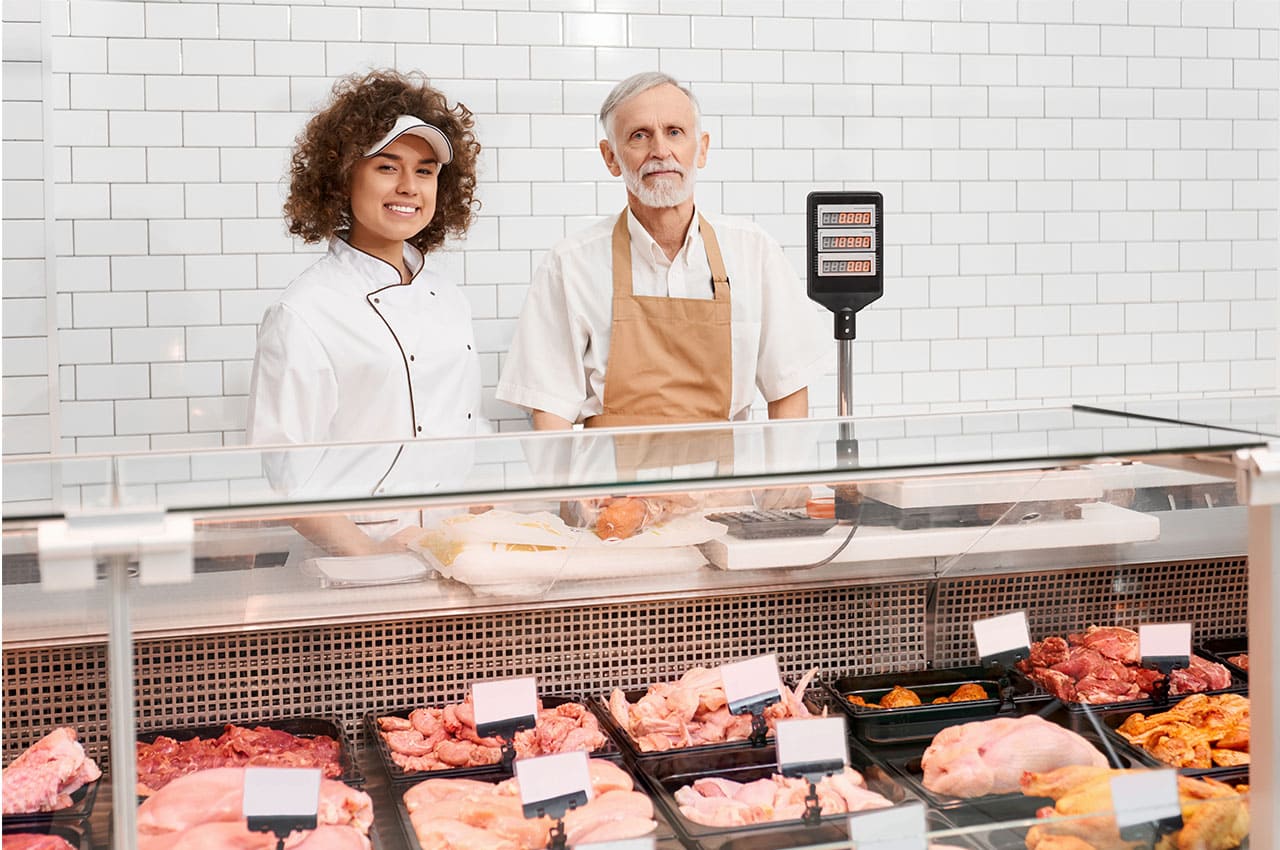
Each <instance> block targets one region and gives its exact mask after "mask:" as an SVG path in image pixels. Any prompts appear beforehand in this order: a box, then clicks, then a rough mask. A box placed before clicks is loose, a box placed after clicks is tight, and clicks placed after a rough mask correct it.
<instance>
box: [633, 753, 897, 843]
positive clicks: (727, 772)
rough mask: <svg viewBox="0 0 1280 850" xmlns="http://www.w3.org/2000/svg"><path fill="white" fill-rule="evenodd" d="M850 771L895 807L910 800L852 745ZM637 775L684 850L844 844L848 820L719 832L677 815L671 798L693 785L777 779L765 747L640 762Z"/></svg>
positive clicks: (764, 825) (795, 821) (893, 779)
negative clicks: (700, 781) (689, 849)
mask: <svg viewBox="0 0 1280 850" xmlns="http://www.w3.org/2000/svg"><path fill="white" fill-rule="evenodd" d="M849 765H850V767H852V768H854V769H855V770H857V771H858V772H859V773H861V774H862V775H863V777H864V778H865V779H866V781H867V787H868V788H870V789H871V790H873V791H877V792H879V793H880V794H882V795H884V796H885V797H887V798H888V799H889V800H891V801H892V802H894V803H895V804H896V803H901V802H903V801H906V800H914V799H915V798H914V797H913V796H912V795H911V794H909V793H908V792H907V791H906V789H905V788H904V787H903V785H902V783H901V782H899V781H898V779H897V778H896V777H895V776H894V775H893V774H891V773H890V772H889V771H887V770H885V769H884V768H883V767H881V766H880V765H879V764H877V763H876V760H875V759H874V758H872V756H871V755H870V753H868V752H867V751H865V750H863V749H861V748H859V747H858V746H857V745H851V746H850V749H849ZM636 769H637V771H638V772H639V773H640V776H641V778H642V779H643V780H644V781H645V783H646V784H647V785H648V786H649V790H650V792H651V793H652V795H653V798H654V800H655V801H656V802H657V803H659V804H660V805H661V807H662V808H664V809H665V810H666V812H667V816H668V818H669V819H670V820H671V823H672V824H673V825H674V826H675V828H676V834H677V835H679V836H680V838H682V839H683V840H684V842H685V844H686V846H693V845H694V844H695V843H696V844H697V846H698V847H700V848H702V850H725V848H727V847H728V845H729V844H732V845H733V846H734V848H736V850H777V848H784V847H799V846H805V845H812V844H817V843H824V842H828V841H845V842H847V841H848V838H849V831H848V827H847V825H846V819H847V818H848V815H847V814H838V815H827V816H825V817H823V818H822V820H821V821H820V822H819V823H818V824H815V825H813V826H805V825H804V824H803V823H802V822H801V821H800V820H799V819H793V820H784V821H774V822H771V823H761V824H752V825H749V826H736V827H723V826H706V825H704V824H700V823H695V822H694V821H691V820H689V819H688V818H686V817H685V816H684V814H683V813H682V812H681V811H680V805H679V804H678V803H677V802H676V800H675V792H676V791H677V790H679V789H680V787H681V786H684V785H690V784H692V783H693V782H694V781H696V780H698V779H703V778H706V777H716V778H720V779H731V780H733V781H735V782H752V781H754V780H756V779H760V778H763V777H766V776H771V775H773V774H775V773H777V772H778V764H777V750H776V748H775V747H774V746H773V745H772V744H767V745H765V746H764V747H751V746H741V745H739V746H737V747H736V748H733V749H719V750H717V751H714V752H708V753H702V752H694V751H685V752H684V753H682V754H678V755H669V756H666V757H664V758H650V759H645V760H644V761H642V762H638V763H637V768H636Z"/></svg>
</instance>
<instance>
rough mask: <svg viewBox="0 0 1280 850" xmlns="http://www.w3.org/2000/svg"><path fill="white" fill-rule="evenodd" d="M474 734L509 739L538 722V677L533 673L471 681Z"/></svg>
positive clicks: (482, 736)
mask: <svg viewBox="0 0 1280 850" xmlns="http://www.w3.org/2000/svg"><path fill="white" fill-rule="evenodd" d="M471 703H472V707H473V708H474V709H475V713H476V734H477V735H479V736H480V737H481V738H503V739H505V740H507V741H510V740H511V739H512V738H514V737H515V734H516V733H517V732H519V731H520V730H521V729H532V728H534V726H536V725H537V722H538V680H537V679H535V678H534V677H533V676H523V677H521V678H518V679H497V680H495V681H491V682H473V683H472V684H471Z"/></svg>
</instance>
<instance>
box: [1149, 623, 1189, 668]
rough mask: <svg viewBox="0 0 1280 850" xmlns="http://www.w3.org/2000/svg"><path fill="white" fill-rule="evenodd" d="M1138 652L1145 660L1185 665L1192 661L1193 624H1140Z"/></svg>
mask: <svg viewBox="0 0 1280 850" xmlns="http://www.w3.org/2000/svg"><path fill="white" fill-rule="evenodd" d="M1138 654H1139V655H1141V656H1142V658H1143V662H1144V663H1145V662H1146V660H1147V659H1151V661H1152V662H1154V663H1157V664H1158V663H1160V662H1165V663H1167V664H1169V665H1177V666H1180V667H1185V666H1186V665H1188V664H1190V663H1191V624H1190V623H1155V624H1151V625H1145V626H1138Z"/></svg>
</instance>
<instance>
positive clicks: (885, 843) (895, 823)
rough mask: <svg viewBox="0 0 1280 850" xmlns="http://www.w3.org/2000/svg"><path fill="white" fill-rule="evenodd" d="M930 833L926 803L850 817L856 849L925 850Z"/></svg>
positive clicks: (851, 833)
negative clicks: (927, 836)
mask: <svg viewBox="0 0 1280 850" xmlns="http://www.w3.org/2000/svg"><path fill="white" fill-rule="evenodd" d="M928 831H929V826H928V823H927V822H926V820H925V810H924V804H923V803H903V804H902V805H899V806H894V807H893V808H890V809H872V810H871V811H868V812H859V813H858V814H856V815H850V816H849V839H850V840H851V841H852V842H853V846H854V848H855V850H926V847H927V844H928V842H927V841H926V838H925V836H926V834H927V833H928Z"/></svg>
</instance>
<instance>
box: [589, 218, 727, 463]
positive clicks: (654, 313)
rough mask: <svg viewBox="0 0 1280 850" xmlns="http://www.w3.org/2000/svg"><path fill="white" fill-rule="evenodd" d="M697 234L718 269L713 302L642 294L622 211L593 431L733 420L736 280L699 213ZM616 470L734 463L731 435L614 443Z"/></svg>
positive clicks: (688, 435) (713, 272) (617, 226)
mask: <svg viewBox="0 0 1280 850" xmlns="http://www.w3.org/2000/svg"><path fill="white" fill-rule="evenodd" d="M698 232H699V233H700V234H701V235H702V243H703V245H704V246H705V248H706V252H707V263H708V265H710V266H711V278H712V289H713V293H714V295H713V297H712V298H711V299H710V300H707V299H702V298H669V297H662V296H643V295H636V294H634V292H633V291H632V282H631V231H630V230H629V229H628V228H627V212H626V210H623V212H622V214H621V215H620V216H618V221H617V223H616V224H614V226H613V323H612V326H611V330H610V339H609V359H608V363H607V365H606V367H605V376H604V400H603V401H604V411H603V412H602V413H600V414H598V415H596V416H589V417H587V419H586V421H585V422H584V425H585V426H586V427H588V428H612V427H617V426H624V425H672V424H685V423H689V422H726V421H728V419H729V405H730V402H731V399H732V397H733V326H732V312H731V309H730V303H729V277H728V275H727V274H726V273H725V269H724V259H723V258H722V257H721V255H720V244H719V242H718V241H717V240H716V234H715V231H714V230H713V229H712V227H711V225H710V224H708V223H707V221H706V219H704V218H703V217H702V216H701V215H699V216H698ZM614 447H615V455H616V460H617V466H618V472H619V475H621V476H626V477H634V473H635V470H637V469H642V468H649V467H656V466H678V465H686V464H694V463H705V462H707V461H711V460H714V461H717V462H718V463H719V469H720V472H722V473H727V472H729V471H730V470H731V468H732V463H733V434H732V432H730V431H729V430H727V429H726V430H724V431H720V430H716V431H704V432H692V433H681V434H643V435H641V434H634V435H633V434H628V435H618V436H617V437H616V438H615V440H614Z"/></svg>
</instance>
